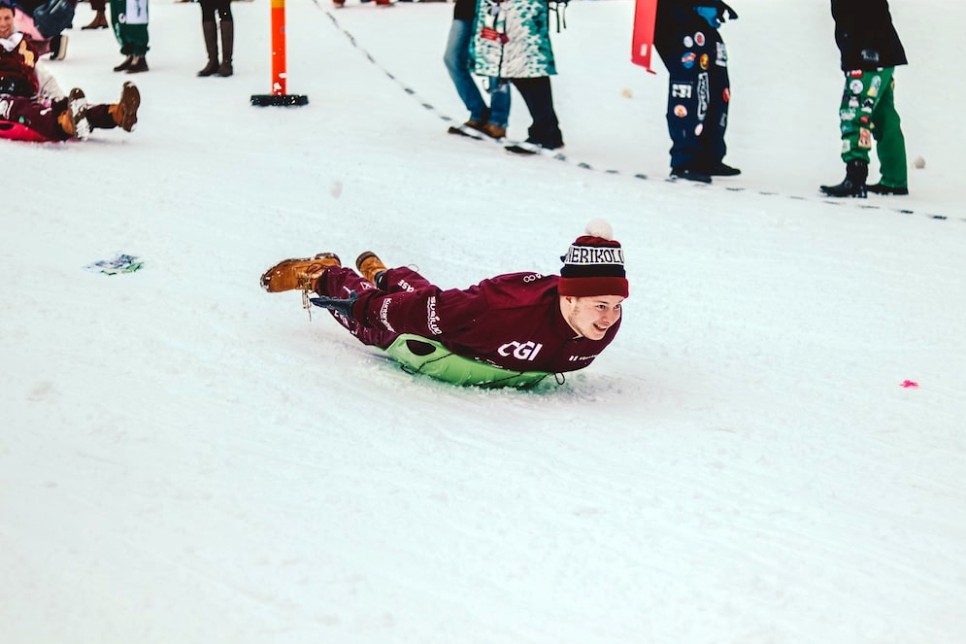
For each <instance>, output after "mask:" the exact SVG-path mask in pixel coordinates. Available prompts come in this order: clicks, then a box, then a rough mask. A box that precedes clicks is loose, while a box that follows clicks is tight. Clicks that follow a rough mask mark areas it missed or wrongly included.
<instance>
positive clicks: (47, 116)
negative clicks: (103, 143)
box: [0, 0, 141, 141]
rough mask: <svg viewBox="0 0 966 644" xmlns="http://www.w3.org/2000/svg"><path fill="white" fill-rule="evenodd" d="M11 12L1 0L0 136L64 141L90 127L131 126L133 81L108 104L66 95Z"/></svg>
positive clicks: (136, 99)
mask: <svg viewBox="0 0 966 644" xmlns="http://www.w3.org/2000/svg"><path fill="white" fill-rule="evenodd" d="M14 14H15V9H14V7H13V6H11V5H9V4H7V3H6V0H0V138H8V139H19V140H28V141H66V140H67V139H72V138H78V139H83V138H86V137H87V135H88V134H90V131H91V130H92V129H95V128H101V129H111V128H115V127H120V128H121V129H123V130H125V131H127V132H130V131H132V130H133V129H134V125H135V124H136V123H137V120H138V119H137V111H138V107H139V105H140V104H141V95H140V93H139V92H138V88H137V87H136V86H135V85H134V84H133V83H124V86H123V87H122V89H121V97H120V99H119V100H118V102H117V103H112V104H110V105H106V104H99V105H88V104H87V99H86V97H85V96H84V92H83V91H82V90H80V89H78V88H74V89H73V90H71V92H70V95H69V96H66V97H65V96H64V93H63V91H62V90H61V89H60V86H59V85H58V84H57V80H56V79H55V78H54V77H53V75H51V74H50V73H49V72H47V71H46V68H45V67H44V65H43V64H42V63H40V62H39V61H38V57H39V54H38V52H37V50H36V48H35V47H34V45H33V42H32V41H31V39H30V37H29V36H26V35H25V34H23V33H21V32H19V31H16V29H15V28H14Z"/></svg>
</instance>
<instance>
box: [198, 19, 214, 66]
mask: <svg viewBox="0 0 966 644" xmlns="http://www.w3.org/2000/svg"><path fill="white" fill-rule="evenodd" d="M201 30H202V31H203V32H204V34H205V50H206V51H207V52H208V64H207V65H205V67H204V69H202V70H201V71H200V72H198V76H201V77H206V76H213V75H214V74H215V72H217V71H218V25H216V24H215V23H214V22H203V23H201Z"/></svg>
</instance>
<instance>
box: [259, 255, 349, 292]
mask: <svg viewBox="0 0 966 644" xmlns="http://www.w3.org/2000/svg"><path fill="white" fill-rule="evenodd" d="M330 266H342V261H341V260H340V259H339V256H338V255H336V254H335V253H319V254H318V255H316V256H315V257H307V258H303V259H286V260H282V261H281V262H279V263H278V264H276V265H275V266H272V267H271V268H270V269H268V270H267V271H265V272H264V273H262V278H261V280H260V283H261V285H262V288H263V289H265V290H266V291H268V292H269V293H282V292H283V291H292V290H295V289H300V290H302V291H303V292H308V291H314V290H315V284H316V282H318V281H319V278H320V277H322V275H323V273H325V270H326V269H327V268H329V267H330Z"/></svg>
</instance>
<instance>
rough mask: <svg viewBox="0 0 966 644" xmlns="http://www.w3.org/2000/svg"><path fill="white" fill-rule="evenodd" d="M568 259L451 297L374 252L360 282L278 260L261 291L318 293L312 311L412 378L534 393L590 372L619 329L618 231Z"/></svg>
mask: <svg viewBox="0 0 966 644" xmlns="http://www.w3.org/2000/svg"><path fill="white" fill-rule="evenodd" d="M561 259H562V260H563V262H564V265H563V268H562V269H561V271H560V276H559V277H558V276H556V275H539V274H537V273H511V274H508V275H499V276H497V277H493V278H490V279H487V280H483V281H482V282H480V283H479V284H477V285H476V286H471V287H470V288H468V289H450V290H445V291H444V290H440V289H439V288H438V287H437V286H434V285H433V284H432V283H430V282H429V281H428V280H426V278H424V277H423V276H422V275H420V274H419V273H417V272H415V271H413V270H412V269H409V268H405V267H403V268H386V266H385V265H384V264H383V263H382V261H381V260H380V259H379V258H378V257H377V256H376V255H375V254H374V253H372V252H370V251H367V252H365V253H362V254H361V255H360V256H359V258H358V259H357V260H356V267H357V268H358V269H359V273H361V274H362V275H361V276H360V275H359V274H358V273H356V272H355V271H353V270H352V269H350V268H344V267H343V266H342V264H341V262H340V261H339V258H338V257H337V256H336V255H335V254H333V253H320V254H319V255H316V256H315V257H314V258H311V259H287V260H285V261H282V262H279V263H278V264H276V265H275V266H273V267H272V268H270V269H268V270H267V271H266V272H265V274H264V275H262V279H261V284H262V288H264V289H265V290H266V291H268V292H270V293H278V292H281V291H290V290H295V289H301V290H302V291H303V294H305V295H306V297H308V294H309V293H315V294H318V296H319V297H311V298H309V299H310V300H311V302H312V303H313V304H315V305H317V306H321V307H323V308H326V309H329V310H330V311H331V312H332V315H333V317H335V319H336V320H337V321H338V322H339V323H340V324H341V325H342V326H344V327H345V328H347V329H348V330H349V331H350V332H351V333H352V335H354V336H356V338H358V339H359V341H361V342H362V343H363V344H369V345H374V346H377V347H379V348H381V349H384V350H385V351H386V353H387V354H388V355H389V356H390V357H392V358H393V359H395V360H397V361H398V362H400V363H401V364H402V366H403V368H404V369H406V370H407V371H410V372H412V373H423V374H426V375H429V376H432V377H434V378H438V379H440V380H444V381H446V382H451V383H454V384H461V385H479V386H486V387H504V386H512V387H523V388H527V387H532V386H534V385H536V384H537V383H539V382H540V381H541V380H543V379H544V378H546V377H547V376H549V375H551V374H555V373H563V372H566V371H576V370H578V369H583V368H584V367H586V366H588V365H589V364H590V363H591V362H593V360H594V358H596V357H597V356H598V355H599V354H600V352H601V351H603V350H604V349H605V348H606V347H607V345H609V344H610V343H611V341H612V340H613V339H614V336H615V335H617V330H618V329H619V328H620V319H621V303H622V302H623V301H624V299H625V298H626V297H627V294H628V285H627V278H626V276H625V272H624V253H623V249H622V248H621V245H620V243H619V242H617V241H615V240H614V239H613V234H612V232H611V228H610V226H609V225H608V224H606V223H605V222H601V221H594V222H591V224H590V225H589V226H588V227H587V231H586V234H585V235H583V236H581V237H578V238H577V240H576V241H574V243H573V244H572V245H571V246H570V248H569V250H568V251H567V254H566V255H565V256H564V257H562V258H561Z"/></svg>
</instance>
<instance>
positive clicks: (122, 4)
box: [110, 0, 134, 72]
mask: <svg viewBox="0 0 966 644" xmlns="http://www.w3.org/2000/svg"><path fill="white" fill-rule="evenodd" d="M110 2H111V25H112V27H113V30H114V38H115V40H117V43H118V44H119V45H120V46H121V55H122V56H124V61H123V62H122V63H121V64H120V65H118V66H117V67H115V68H114V71H116V72H123V71H125V70H127V69H128V68H129V67H130V66H131V63H132V62H133V61H134V51H133V50H132V48H131V46H130V45H129V44H128V43H127V42H126V41H125V39H124V31H123V30H124V21H123V16H124V12H125V11H126V10H127V0H110Z"/></svg>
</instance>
